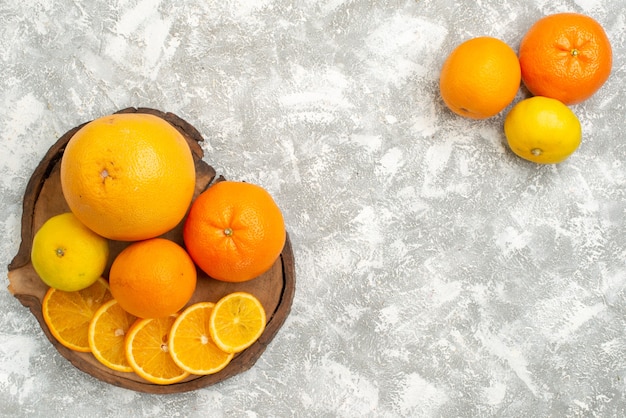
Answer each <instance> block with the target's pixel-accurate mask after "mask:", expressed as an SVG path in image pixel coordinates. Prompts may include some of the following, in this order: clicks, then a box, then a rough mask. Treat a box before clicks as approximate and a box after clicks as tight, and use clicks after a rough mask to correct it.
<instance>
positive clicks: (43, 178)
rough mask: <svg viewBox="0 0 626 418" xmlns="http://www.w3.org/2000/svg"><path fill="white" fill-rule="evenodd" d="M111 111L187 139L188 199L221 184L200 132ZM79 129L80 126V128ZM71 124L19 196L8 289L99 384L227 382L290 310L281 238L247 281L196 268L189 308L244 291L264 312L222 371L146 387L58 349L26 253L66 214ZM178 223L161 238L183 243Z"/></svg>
mask: <svg viewBox="0 0 626 418" xmlns="http://www.w3.org/2000/svg"><path fill="white" fill-rule="evenodd" d="M117 113H150V114H153V115H156V116H159V117H161V118H162V119H164V120H166V121H167V122H169V123H170V124H171V125H173V126H174V127H175V128H176V129H178V130H179V131H180V132H181V133H182V135H183V136H184V137H185V139H186V140H187V143H188V144H189V148H190V149H191V151H192V154H193V157H194V161H195V167H196V190H195V195H194V199H195V198H196V197H197V196H198V195H199V194H200V193H201V192H202V191H204V190H205V189H206V188H207V187H210V186H211V185H212V184H213V183H215V182H217V181H220V180H223V177H221V176H220V177H219V178H217V179H216V178H215V177H216V173H215V170H214V169H213V167H211V166H210V165H208V164H207V163H206V162H204V161H203V157H204V152H203V150H202V148H201V147H200V145H199V142H201V141H203V138H202V136H201V135H200V133H199V132H198V131H197V130H196V129H195V128H194V127H193V126H191V125H190V124H189V123H187V122H186V121H184V120H183V119H181V118H180V117H178V116H176V115H174V114H172V113H164V112H161V111H158V110H155V109H148V108H127V109H123V110H120V111H119V112H117ZM83 125H84V124H83ZM83 125H80V126H77V127H76V128H74V129H71V130H70V131H68V132H67V133H65V134H64V135H63V136H62V137H61V138H60V139H59V140H58V141H57V142H56V143H55V144H54V145H53V146H52V147H51V148H50V149H49V150H48V153H47V154H46V155H45V157H44V158H43V160H42V161H41V162H40V163H39V165H38V166H37V168H36V169H35V171H34V172H33V175H32V177H31V178H30V181H29V182H28V185H27V187H26V192H25V193H24V202H23V213H22V232H21V233H22V242H21V244H20V248H19V250H18V253H17V254H16V255H15V257H14V258H13V260H12V261H11V263H10V264H9V268H8V270H9V274H8V276H9V291H10V292H11V293H12V294H13V295H14V296H15V297H16V298H17V299H18V300H19V301H20V302H21V303H22V305H24V306H25V307H27V308H29V309H30V311H31V312H32V314H33V315H34V316H35V318H37V321H38V322H39V324H40V326H41V328H42V330H43V332H44V333H45V335H46V336H47V337H48V339H49V340H50V342H51V343H52V345H54V347H55V348H56V349H57V350H58V351H59V353H61V355H62V356H63V357H65V358H66V359H67V360H69V361H70V362H71V363H72V364H73V365H74V366H76V367H77V368H79V369H80V370H82V371H83V372H85V373H88V374H90V375H91V376H93V377H95V378H97V379H99V380H102V381H104V382H107V383H110V384H113V385H116V386H120V387H123V388H127V389H131V390H135V391H139V392H146V393H178V392H186V391H191V390H195V389H198V388H202V387H205V386H210V385H212V384H215V383H218V382H221V381H223V380H224V379H228V378H229V377H231V376H234V375H236V374H239V373H241V372H243V371H246V370H248V369H249V368H251V367H252V366H253V365H254V363H255V362H256V361H257V360H258V358H259V357H260V356H261V354H262V353H263V351H265V347H266V346H267V345H268V344H269V343H270V341H271V340H272V339H273V338H274V336H275V335H276V333H277V332H278V330H279V329H280V327H281V326H282V325H283V323H284V322H285V319H286V318H287V315H289V312H290V310H291V304H292V301H293V296H294V292H295V260H294V256H293V252H292V248H291V241H290V239H289V235H287V241H286V243H285V247H284V248H283V251H282V253H281V255H280V257H279V259H278V260H277V261H276V263H274V265H273V267H272V268H271V269H270V270H269V271H268V272H266V273H264V274H263V275H261V276H259V277H257V278H256V279H253V280H251V281H248V282H243V283H225V282H221V281H218V280H214V279H211V278H210V277H208V276H207V275H206V274H204V273H203V272H201V271H200V270H198V273H199V275H198V283H197V287H196V291H195V293H194V295H193V297H192V298H191V300H190V301H189V304H193V303H196V302H200V301H210V302H217V301H218V300H219V299H220V298H221V297H222V296H224V295H226V294H228V293H231V292H235V291H246V292H250V293H252V294H253V295H255V296H256V297H257V298H258V299H259V300H260V301H261V303H262V304H263V307H264V308H265V310H266V313H267V326H266V328H265V331H264V333H263V335H262V336H261V337H260V338H259V340H257V341H256V342H255V343H254V345H252V346H251V347H249V348H248V349H246V350H244V351H243V352H241V353H239V354H237V355H236V356H235V357H234V358H233V360H232V361H231V362H230V364H229V365H228V366H226V368H224V369H223V370H221V371H220V372H218V373H216V374H212V375H207V376H190V377H188V378H187V379H185V380H184V381H182V382H180V383H176V384H173V385H167V386H161V385H156V384H152V383H149V382H147V381H145V380H143V379H142V378H141V377H139V376H137V375H136V374H134V373H123V372H117V371H114V370H111V369H109V368H107V367H105V366H104V365H102V364H101V363H100V362H98V361H97V360H96V359H95V357H94V356H93V355H92V354H91V353H79V352H76V351H72V350H70V349H68V348H66V347H64V346H63V345H61V344H60V343H59V342H58V341H57V340H56V339H55V338H54V337H53V336H52V334H51V333H50V331H49V330H48V327H47V325H46V323H45V322H44V319H43V314H42V311H41V304H42V301H43V297H44V295H45V293H46V291H47V290H48V286H47V285H46V284H45V283H44V282H43V281H41V279H40V278H39V276H38V275H37V273H36V272H35V270H34V269H33V266H32V264H31V261H30V251H31V247H32V242H33V237H34V234H35V232H36V231H37V230H38V229H39V228H40V227H41V225H43V223H44V222H45V221H46V220H47V219H49V218H50V217H52V216H54V215H58V214H60V213H64V212H68V211H69V207H68V206H67V203H66V202H65V199H64V198H63V194H62V191H61V182H60V177H59V170H60V165H61V157H62V156H63V151H64V149H65V146H66V144H67V143H68V141H69V140H70V138H71V137H72V136H73V135H74V134H75V133H76V132H77V131H78V130H79V129H80V128H81V127H82V126H83ZM183 223H184V220H183V221H181V223H180V224H179V225H178V226H177V227H176V228H174V229H173V230H171V231H170V232H168V233H166V234H164V235H163V236H164V237H165V238H168V239H171V240H172V241H175V242H177V243H179V244H181V245H182V244H183V238H182V226H183ZM128 245H129V243H128V242H122V241H111V242H110V249H111V256H110V257H109V264H108V266H107V268H106V270H105V272H104V277H105V278H107V277H108V272H109V269H110V266H111V263H112V260H113V259H114V257H115V256H116V255H117V254H119V252H120V251H121V250H122V249H124V248H125V247H126V246H128Z"/></svg>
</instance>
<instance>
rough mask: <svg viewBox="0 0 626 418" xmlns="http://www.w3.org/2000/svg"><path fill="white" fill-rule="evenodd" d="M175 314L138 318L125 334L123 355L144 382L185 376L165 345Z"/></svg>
mask: <svg viewBox="0 0 626 418" xmlns="http://www.w3.org/2000/svg"><path fill="white" fill-rule="evenodd" d="M177 316H178V315H177V314H175V315H170V316H166V317H163V318H147V319H138V320H137V321H135V323H134V324H133V325H132V326H131V327H130V330H129V331H128V334H127V335H126V343H125V351H126V359H127V360H128V363H129V364H130V366H131V367H132V368H133V370H134V371H135V373H137V374H138V375H139V376H141V377H143V378H144V379H146V380H147V381H148V382H151V383H156V384H158V385H169V384H172V383H176V382H180V381H181V380H183V379H184V378H186V377H187V376H189V372H187V371H185V370H183V369H181V368H180V367H178V365H176V363H174V360H172V356H171V355H170V353H169V348H168V346H167V340H168V336H169V333H170V330H171V329H172V325H173V324H174V321H175V320H176V317H177Z"/></svg>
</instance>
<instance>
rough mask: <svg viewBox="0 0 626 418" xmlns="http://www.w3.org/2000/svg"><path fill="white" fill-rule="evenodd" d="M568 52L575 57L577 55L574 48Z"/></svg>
mask: <svg viewBox="0 0 626 418" xmlns="http://www.w3.org/2000/svg"><path fill="white" fill-rule="evenodd" d="M570 54H572V57H577V56H578V50H577V49H576V48H574V49H572V50H571V52H570Z"/></svg>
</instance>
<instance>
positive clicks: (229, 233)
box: [224, 228, 233, 237]
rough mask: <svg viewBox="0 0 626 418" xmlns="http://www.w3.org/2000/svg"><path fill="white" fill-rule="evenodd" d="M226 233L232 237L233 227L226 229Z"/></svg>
mask: <svg viewBox="0 0 626 418" xmlns="http://www.w3.org/2000/svg"><path fill="white" fill-rule="evenodd" d="M224 235H226V236H227V237H230V236H231V235H233V229H232V228H226V229H225V230H224Z"/></svg>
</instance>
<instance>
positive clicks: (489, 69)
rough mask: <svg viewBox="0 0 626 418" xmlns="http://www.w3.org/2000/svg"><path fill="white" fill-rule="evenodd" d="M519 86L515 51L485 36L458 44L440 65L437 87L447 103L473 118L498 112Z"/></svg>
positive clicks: (454, 110)
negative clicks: (441, 65)
mask: <svg viewBox="0 0 626 418" xmlns="http://www.w3.org/2000/svg"><path fill="white" fill-rule="evenodd" d="M519 87H520V64H519V60H518V58H517V55H516V54H515V51H513V49H511V47H510V46H508V45H507V44H505V43H504V42H502V41H501V40H499V39H496V38H491V37H487V36H483V37H478V38H473V39H470V40H467V41H465V42H463V43H462V44H460V45H459V46H457V47H456V48H455V49H454V50H453V51H452V53H450V55H449V56H448V58H447V59H446V61H445V62H444V64H443V67H442V68H441V74H440V77H439V90H440V92H441V98H442V99H443V101H444V103H445V104H446V106H448V107H449V108H450V110H452V111H453V112H454V113H457V114H459V115H461V116H465V117H468V118H472V119H485V118H488V117H491V116H494V115H496V114H498V113H500V112H501V111H502V110H503V109H504V108H505V107H507V106H508V105H509V104H510V103H511V102H512V101H513V99H514V98H515V95H516V94H517V92H518V90H519Z"/></svg>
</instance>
